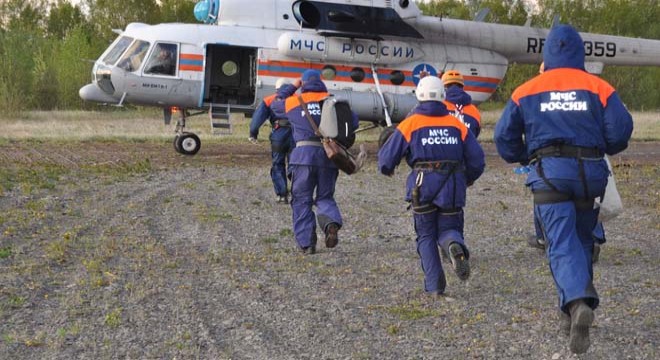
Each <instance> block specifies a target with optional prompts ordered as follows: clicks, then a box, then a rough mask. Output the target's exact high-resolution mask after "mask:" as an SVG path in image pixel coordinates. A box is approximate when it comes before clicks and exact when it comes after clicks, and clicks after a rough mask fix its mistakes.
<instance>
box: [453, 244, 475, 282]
mask: <svg viewBox="0 0 660 360" xmlns="http://www.w3.org/2000/svg"><path fill="white" fill-rule="evenodd" d="M449 259H450V260H451V265H452V267H453V268H454V272H455V273H456V276H458V278H459V279H460V280H463V281H465V280H467V279H468V278H469V277H470V262H469V261H468V259H467V256H465V252H464V251H463V247H462V246H461V245H460V244H459V243H455V242H453V243H451V245H449Z"/></svg>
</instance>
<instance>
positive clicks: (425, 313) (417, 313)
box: [386, 301, 440, 320]
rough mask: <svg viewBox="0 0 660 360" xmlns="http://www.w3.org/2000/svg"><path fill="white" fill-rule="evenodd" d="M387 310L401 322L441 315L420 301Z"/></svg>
mask: <svg viewBox="0 0 660 360" xmlns="http://www.w3.org/2000/svg"><path fill="white" fill-rule="evenodd" d="M386 310H387V312H388V313H390V314H392V315H395V316H397V317H398V318H399V319H401V320H419V319H423V318H426V317H430V316H439V315H440V312H439V311H438V310H435V309H428V308H426V307H424V305H423V304H422V303H421V302H419V301H411V302H409V303H407V304H402V305H397V306H391V307H387V308H386Z"/></svg>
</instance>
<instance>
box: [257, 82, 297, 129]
mask: <svg viewBox="0 0 660 360" xmlns="http://www.w3.org/2000/svg"><path fill="white" fill-rule="evenodd" d="M296 90H298V89H297V88H296V87H295V86H294V85H292V84H285V85H283V86H281V87H280V88H279V89H278V90H277V92H276V93H275V94H272V95H270V96H266V97H265V98H264V99H263V100H262V101H261V103H259V106H257V109H256V110H255V111H254V114H253V115H252V121H250V137H253V138H255V139H256V138H257V136H259V128H260V127H261V125H263V124H264V122H266V120H269V121H270V125H271V126H273V129H274V128H275V127H274V125H275V121H276V120H280V119H286V112H285V111H284V100H286V98H288V97H289V96H291V95H293V94H294V93H295V92H296Z"/></svg>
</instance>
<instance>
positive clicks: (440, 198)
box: [378, 76, 485, 295]
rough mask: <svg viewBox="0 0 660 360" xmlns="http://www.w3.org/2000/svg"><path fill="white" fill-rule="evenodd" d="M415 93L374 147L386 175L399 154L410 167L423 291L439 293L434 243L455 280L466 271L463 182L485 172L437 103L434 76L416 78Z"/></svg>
mask: <svg viewBox="0 0 660 360" xmlns="http://www.w3.org/2000/svg"><path fill="white" fill-rule="evenodd" d="M415 94H416V96H417V100H419V105H418V106H417V107H415V109H414V110H413V111H412V113H411V114H410V115H409V116H408V117H406V119H404V120H403V121H402V122H401V123H400V124H399V125H398V126H397V127H396V130H394V132H393V133H392V134H391V136H390V137H389V138H388V139H387V140H386V141H385V143H384V144H383V146H382V147H381V149H380V150H379V152H378V170H379V171H380V172H381V173H382V174H384V175H388V176H391V175H393V174H394V170H395V168H396V167H397V166H398V165H399V163H400V162H401V160H402V159H403V158H405V159H406V162H407V163H408V165H409V166H410V167H411V171H410V174H409V175H408V180H407V182H406V197H405V199H406V201H408V202H410V203H411V205H412V210H413V220H414V224H415V232H416V233H417V253H418V254H419V257H420V260H421V265H422V270H423V271H424V290H425V291H426V292H427V293H429V294H433V295H443V294H444V292H445V287H446V284H447V282H446V278H445V273H444V270H443V268H442V263H441V261H440V254H439V252H438V247H440V248H442V249H443V250H444V251H445V252H446V253H447V254H449V255H448V256H449V259H450V260H451V263H452V266H453V268H454V272H455V273H456V275H457V276H458V278H459V279H460V280H467V279H468V278H469V276H470V263H469V258H470V253H469V251H468V248H467V246H466V244H465V240H464V237H463V224H464V222H463V207H465V204H466V190H467V186H469V185H470V184H472V183H473V182H474V181H475V180H477V179H478V178H479V177H480V176H481V174H482V173H483V171H484V167H485V163H484V152H483V150H482V148H481V146H480V145H479V143H478V142H477V140H476V137H475V136H474V134H473V133H472V132H471V131H470V130H468V128H467V127H466V126H465V124H463V123H462V122H461V121H460V120H459V119H458V118H456V117H454V116H452V115H451V114H450V112H449V111H448V110H447V107H446V106H445V104H444V103H443V102H442V100H443V98H444V86H443V84H442V81H441V80H440V79H439V78H438V77H436V76H426V77H424V78H423V79H421V80H420V81H419V84H418V85H417V89H416V91H415Z"/></svg>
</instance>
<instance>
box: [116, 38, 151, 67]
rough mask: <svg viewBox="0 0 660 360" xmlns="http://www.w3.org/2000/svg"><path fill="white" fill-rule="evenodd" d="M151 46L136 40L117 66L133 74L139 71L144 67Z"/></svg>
mask: <svg viewBox="0 0 660 360" xmlns="http://www.w3.org/2000/svg"><path fill="white" fill-rule="evenodd" d="M149 45H150V44H149V43H148V42H146V41H141V40H136V41H135V42H134V43H133V44H131V46H130V47H129V48H128V51H126V53H125V54H124V56H122V58H121V60H119V63H117V66H118V67H120V68H122V69H124V70H126V71H131V72H133V71H136V70H138V69H139V68H140V65H142V61H143V60H144V56H145V55H146V54H147V50H148V49H149Z"/></svg>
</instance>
